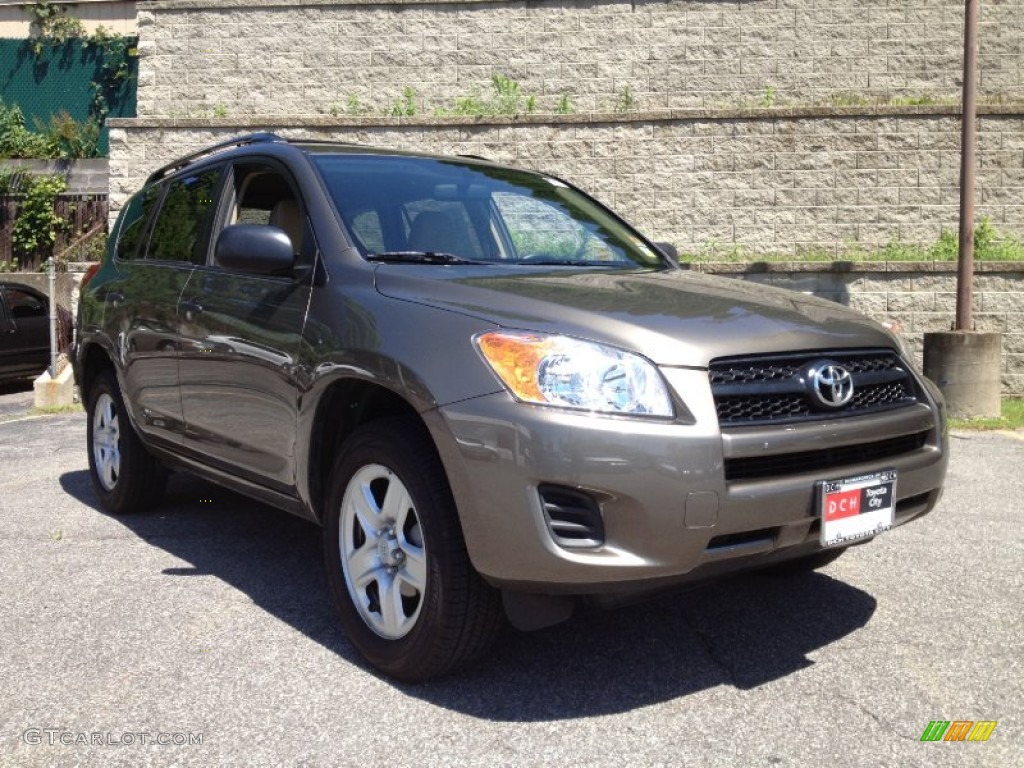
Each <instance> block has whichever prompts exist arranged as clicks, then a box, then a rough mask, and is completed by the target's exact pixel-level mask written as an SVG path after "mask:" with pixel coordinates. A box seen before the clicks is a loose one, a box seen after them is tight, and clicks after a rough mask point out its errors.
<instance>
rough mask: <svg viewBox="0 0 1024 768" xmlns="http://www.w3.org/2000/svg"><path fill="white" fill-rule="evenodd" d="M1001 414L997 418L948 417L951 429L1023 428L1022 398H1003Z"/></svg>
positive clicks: (1023, 409)
mask: <svg viewBox="0 0 1024 768" xmlns="http://www.w3.org/2000/svg"><path fill="white" fill-rule="evenodd" d="M1002 410H1003V415H1002V416H1000V417H999V418H998V419H950V420H949V426H950V428H951V429H970V430H995V429H1024V398H1019V397H1006V398H1003V409H1002Z"/></svg>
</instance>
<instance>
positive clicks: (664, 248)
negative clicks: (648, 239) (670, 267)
mask: <svg viewBox="0 0 1024 768" xmlns="http://www.w3.org/2000/svg"><path fill="white" fill-rule="evenodd" d="M654 245H655V247H656V248H657V249H658V250H659V251H661V252H662V254H663V255H664V256H665V257H666V258H667V259H668V260H669V261H671V262H672V263H673V264H676V265H678V264H679V251H678V250H676V247H675V246H674V245H672V243H655V244H654Z"/></svg>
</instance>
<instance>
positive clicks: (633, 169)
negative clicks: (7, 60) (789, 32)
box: [108, 107, 1024, 256]
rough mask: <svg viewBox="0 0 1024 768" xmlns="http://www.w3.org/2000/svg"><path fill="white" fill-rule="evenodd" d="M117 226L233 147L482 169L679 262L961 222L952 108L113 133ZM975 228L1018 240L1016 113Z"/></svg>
mask: <svg viewBox="0 0 1024 768" xmlns="http://www.w3.org/2000/svg"><path fill="white" fill-rule="evenodd" d="M108 122H109V124H110V125H111V127H112V129H111V137H110V164H111V213H112V215H113V214H114V213H115V212H116V211H117V209H118V208H119V207H120V205H121V203H122V202H123V201H124V199H125V198H126V197H127V195H128V194H130V193H131V192H133V191H135V190H137V189H138V188H139V187H140V185H141V184H142V183H143V182H144V180H145V178H146V176H147V175H148V174H149V173H150V172H151V171H152V170H154V169H155V168H157V167H159V166H160V165H162V164H164V163H166V162H168V161H170V160H172V159H174V158H176V157H180V156H182V155H184V154H186V153H188V152H190V151H193V150H196V149H199V148H201V147H203V146H207V145H209V144H211V143H214V142H218V141H224V140H226V139H228V138H230V137H232V136H237V135H239V134H242V133H246V132H251V131H258V130H271V131H275V132H277V133H280V134H282V135H283V136H287V137H294V138H307V139H333V140H340V141H349V142H356V143H361V144H368V145H375V146H386V147H394V148H399V149H410V150H419V151H426V152H436V153H441V154H470V155H481V156H484V157H489V158H491V159H494V160H496V161H499V162H505V163H512V164H517V165H520V166H524V167H528V168H535V169H538V170H543V171H546V172H549V173H554V174H557V175H559V176H561V177H563V178H565V179H567V180H569V181H571V182H572V183H574V184H577V185H578V186H580V187H582V188H583V189H585V190H586V191H588V192H590V193H591V194H593V195H594V196H596V197H597V198H598V199H600V200H602V201H603V202H605V203H606V204H608V205H610V206H611V207H612V208H614V209H615V210H617V211H618V212H619V213H621V214H623V215H624V216H625V217H626V218H627V219H629V220H630V221H632V222H633V223H634V224H636V225H637V226H638V227H639V228H640V229H642V230H643V231H645V232H646V233H647V234H649V235H651V236H652V237H654V238H655V239H657V240H666V241H669V242H672V243H674V244H675V245H676V246H677V247H679V248H680V249H681V250H683V251H687V252H691V253H697V252H703V253H710V254H712V255H713V254H715V253H723V252H729V251H731V250H733V249H735V248H737V247H738V248H742V249H744V250H745V251H747V252H750V253H755V254H756V253H767V252H778V253H790V254H793V253H797V252H802V251H808V250H814V251H820V252H821V253H822V254H824V255H825V256H828V255H833V256H841V255H842V254H843V253H844V252H845V251H846V250H848V249H850V248H851V247H855V246H856V247H862V248H872V247H879V246H883V245H885V244H886V243H888V242H890V241H893V240H900V241H902V242H904V243H931V242H934V241H936V240H937V239H938V238H939V236H940V234H941V233H942V230H943V229H950V230H954V231H955V229H956V226H957V221H958V215H959V214H958V200H959V194H958V186H957V185H958V179H959V127H958V125H959V116H958V115H957V114H956V110H955V108H936V107H879V108H875V109H873V110H870V111H869V112H868V113H865V112H864V111H857V112H856V113H850V114H842V113H836V112H835V111H834V110H831V111H830V110H817V109H806V110H801V109H762V110H746V111H744V110H739V111H714V112H701V111H696V112H695V111H676V112H669V113H645V114H640V115H629V116H609V115H571V116H566V117H557V118H556V117H553V116H547V117H540V116H533V117H520V118H490V119H487V120H479V121H473V120H467V119H464V118H463V119H458V118H444V119H441V118H433V119H430V120H420V119H418V118H410V119H405V118H401V119H399V118H375V119H369V118H362V119H351V118H350V119H345V118H298V117H296V118H278V119H274V118H246V119H226V120H209V119H203V120H199V119H169V118H156V119H152V118H149V119H147V118H139V119H135V120H110V121H108ZM979 127H980V150H979V168H978V177H977V185H978V196H977V202H978V205H977V214H978V216H987V217H989V218H990V219H991V220H992V223H993V224H994V225H995V227H996V229H997V230H998V231H999V232H1002V233H1004V234H1011V235H1015V236H1017V237H1018V238H1024V108H1017V109H1013V108H1009V107H986V108H985V109H984V112H983V116H982V117H981V118H980V121H979Z"/></svg>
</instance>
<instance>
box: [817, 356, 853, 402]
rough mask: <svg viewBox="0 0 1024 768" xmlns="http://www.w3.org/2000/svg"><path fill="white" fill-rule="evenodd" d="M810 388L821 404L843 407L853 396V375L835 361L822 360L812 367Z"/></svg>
mask: <svg viewBox="0 0 1024 768" xmlns="http://www.w3.org/2000/svg"><path fill="white" fill-rule="evenodd" d="M809 374H810V375H809V376H808V382H807V383H808V389H810V391H811V396H812V397H813V398H814V400H815V402H816V403H818V404H819V405H823V406H825V407H827V408H842V407H843V406H844V405H846V404H847V403H848V402H850V398H852V397H853V377H852V376H851V375H850V372H849V371H848V370H846V369H845V368H843V366H841V365H837V364H836V363H833V362H822V363H818V364H816V365H814V366H812V367H811V369H810V371H809Z"/></svg>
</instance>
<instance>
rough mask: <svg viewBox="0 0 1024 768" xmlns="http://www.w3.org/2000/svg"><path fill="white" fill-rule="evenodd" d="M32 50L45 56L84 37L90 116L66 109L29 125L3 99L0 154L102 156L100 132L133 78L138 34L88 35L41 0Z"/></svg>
mask: <svg viewBox="0 0 1024 768" xmlns="http://www.w3.org/2000/svg"><path fill="white" fill-rule="evenodd" d="M29 12H30V13H31V14H32V39H31V43H30V44H31V49H32V52H33V53H34V54H35V57H36V59H37V60H41V59H42V57H43V55H44V53H46V51H47V50H48V49H61V50H63V51H64V54H65V55H68V49H67V48H65V46H67V45H68V43H70V42H71V41H73V40H81V41H82V45H83V46H84V47H83V49H82V50H83V56H88V57H92V58H93V60H94V61H95V62H96V65H97V74H96V76H95V79H94V80H93V81H92V83H91V88H92V98H91V101H90V106H89V116H88V118H86V119H85V120H82V121H78V120H75V119H74V118H73V117H72V116H71V115H69V114H68V113H67V112H63V111H62V112H60V113H58V114H56V115H52V116H51V117H50V120H49V123H48V124H42V123H40V122H38V121H37V122H36V125H35V126H34V127H33V128H29V127H28V126H26V124H25V117H24V113H23V112H22V110H21V108H20V107H19V106H17V105H11V106H8V105H6V104H5V103H3V101H0V158H8V157H16V158H29V159H51V158H72V159H74V158H84V157H96V156H97V155H98V154H99V144H100V131H101V128H102V126H103V122H104V120H105V119H106V117H107V115H108V114H109V113H110V104H111V102H112V101H115V100H117V99H119V98H120V95H121V90H122V88H123V87H124V86H125V85H126V84H127V83H128V81H129V80H130V79H131V77H132V66H131V59H132V58H134V57H135V56H137V55H138V51H137V50H136V48H135V38H133V37H125V36H123V35H119V34H117V33H115V32H113V31H111V30H109V29H107V28H105V27H102V26H101V27H99V28H97V30H96V31H95V32H94V33H93V34H92V35H87V34H86V31H85V26H84V25H83V24H82V22H81V21H80V20H78V19H76V18H74V17H73V16H69V15H68V14H67V9H66V7H65V6H64V5H60V4H57V3H51V2H37V3H35V4H34V5H32V6H31V8H30V9H29Z"/></svg>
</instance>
